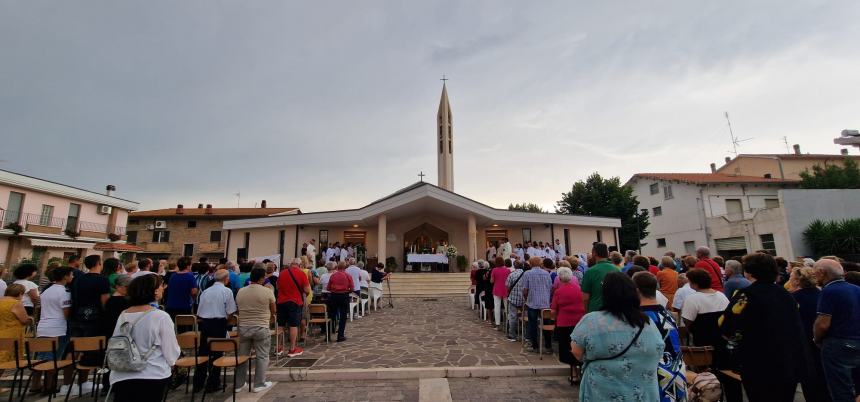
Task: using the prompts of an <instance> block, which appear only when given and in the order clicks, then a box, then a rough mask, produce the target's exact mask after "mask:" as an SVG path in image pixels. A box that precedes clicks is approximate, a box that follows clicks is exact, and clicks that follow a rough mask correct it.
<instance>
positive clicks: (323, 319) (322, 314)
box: [308, 304, 331, 343]
mask: <svg viewBox="0 0 860 402" xmlns="http://www.w3.org/2000/svg"><path fill="white" fill-rule="evenodd" d="M308 308H309V309H310V314H311V319H310V321H309V322H308V327H310V326H311V324H323V325H324V328H325V343H329V340H330V339H331V318H328V306H326V305H325V304H311V305H310V306H308Z"/></svg>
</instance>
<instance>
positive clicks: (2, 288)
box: [0, 279, 6, 296]
mask: <svg viewBox="0 0 860 402" xmlns="http://www.w3.org/2000/svg"><path fill="white" fill-rule="evenodd" d="M4 294H6V281H4V280H2V279H0V296H2V295H4Z"/></svg>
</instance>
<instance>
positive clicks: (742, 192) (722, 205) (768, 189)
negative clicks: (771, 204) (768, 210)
mask: <svg viewBox="0 0 860 402" xmlns="http://www.w3.org/2000/svg"><path fill="white" fill-rule="evenodd" d="M780 188H781V187H779V186H774V185H753V184H730V185H724V184H719V185H710V186H708V187H706V188H705V189H704V191H703V196H704V207H705V216H706V217H708V218H710V217H715V216H723V215H726V214H727V211H726V199H739V200H741V205H742V207H743V210H744V218H745V219H750V218H752V216H753V212H752V211H753V210H755V209H761V208H764V206H765V200H766V199H779V190H780Z"/></svg>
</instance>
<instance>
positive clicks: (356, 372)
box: [266, 364, 570, 382]
mask: <svg viewBox="0 0 860 402" xmlns="http://www.w3.org/2000/svg"><path fill="white" fill-rule="evenodd" d="M569 372H570V368H569V367H568V366H565V365H560V364H557V365H541V366H502V367H497V366H488V367H483V366H477V367H407V368H374V369H325V370H308V369H306V368H293V369H284V368H278V369H270V370H269V371H267V372H266V377H267V378H268V379H269V380H271V381H279V382H283V381H353V380H406V379H427V378H471V377H547V376H567V375H568V374H569Z"/></svg>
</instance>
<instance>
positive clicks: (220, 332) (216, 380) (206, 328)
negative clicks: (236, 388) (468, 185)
mask: <svg viewBox="0 0 860 402" xmlns="http://www.w3.org/2000/svg"><path fill="white" fill-rule="evenodd" d="M197 328H198V329H199V330H200V349H199V352H198V353H199V354H200V356H209V338H226V337H227V319H226V318H204V319H202V320H200V324H198V325H197ZM222 355H223V353H220V352H218V353H212V360H211V361H210V362H209V363H204V364H201V365H199V366H197V369H195V370H194V389H195V390H200V389H203V386H204V385H206V386H208V387H209V388H210V389H215V388H218V387H219V386H220V385H221V376H220V375H219V374H220V369H219V368H218V367H215V366H212V367H211V369H210V370H209V382H208V384H204V383H206V367H207V366H208V365H209V364H211V363H212V362H214V361H215V359H217V358H219V357H221V356H222Z"/></svg>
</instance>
